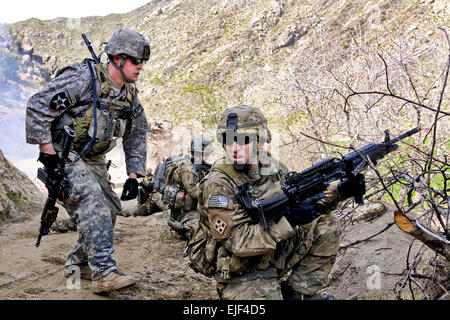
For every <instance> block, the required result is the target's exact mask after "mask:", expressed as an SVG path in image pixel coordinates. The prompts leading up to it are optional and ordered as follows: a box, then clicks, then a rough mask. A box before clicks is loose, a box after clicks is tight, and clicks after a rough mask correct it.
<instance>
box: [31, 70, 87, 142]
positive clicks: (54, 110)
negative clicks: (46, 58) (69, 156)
mask: <svg viewBox="0 0 450 320" xmlns="http://www.w3.org/2000/svg"><path fill="white" fill-rule="evenodd" d="M89 87H90V79H89V78H86V77H85V76H84V72H83V71H81V70H79V69H77V68H76V67H75V65H72V66H69V67H66V68H65V69H64V70H62V71H61V73H59V75H58V76H57V77H56V78H55V79H53V80H52V81H50V82H49V83H48V84H47V85H46V86H45V87H44V88H43V89H42V90H41V91H39V92H37V93H36V94H34V95H33V96H31V98H30V99H29V100H28V104H27V109H26V126H25V133H26V140H27V142H28V143H30V144H43V143H51V142H52V135H51V131H50V129H51V124H52V121H53V120H54V119H55V118H56V117H58V116H60V115H61V114H62V113H64V112H65V111H67V110H68V109H69V108H70V107H72V106H74V105H75V104H76V103H77V102H78V101H79V100H80V97H81V96H82V95H83V94H84V92H86V91H88V90H89Z"/></svg>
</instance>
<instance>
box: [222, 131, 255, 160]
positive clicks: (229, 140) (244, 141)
mask: <svg viewBox="0 0 450 320" xmlns="http://www.w3.org/2000/svg"><path fill="white" fill-rule="evenodd" d="M225 139H226V140H225V152H226V154H227V157H228V159H229V160H230V161H232V163H234V164H251V163H250V162H251V161H250V160H253V159H254V155H255V153H256V146H257V145H256V144H257V141H256V140H255V139H252V137H248V136H247V137H246V136H242V137H241V136H237V137H236V136H235V137H232V136H226V137H225Z"/></svg>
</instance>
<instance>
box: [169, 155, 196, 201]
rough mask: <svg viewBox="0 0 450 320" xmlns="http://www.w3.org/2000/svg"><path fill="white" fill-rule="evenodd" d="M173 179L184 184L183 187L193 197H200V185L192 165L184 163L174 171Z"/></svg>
mask: <svg viewBox="0 0 450 320" xmlns="http://www.w3.org/2000/svg"><path fill="white" fill-rule="evenodd" d="M173 179H174V180H175V181H177V182H179V183H181V184H182V185H183V189H184V190H185V191H186V192H187V193H189V195H190V196H191V197H192V198H193V199H198V197H199V193H200V185H199V181H198V179H197V176H196V175H195V174H194V173H193V172H192V166H190V165H187V164H185V163H182V164H181V165H180V166H178V167H177V168H176V169H175V170H174V172H173Z"/></svg>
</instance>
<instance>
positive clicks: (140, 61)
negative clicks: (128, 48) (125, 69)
mask: <svg viewBox="0 0 450 320" xmlns="http://www.w3.org/2000/svg"><path fill="white" fill-rule="evenodd" d="M123 57H124V58H125V59H130V61H131V63H132V64H134V65H136V66H138V65H140V64H145V63H146V62H147V60H145V59H140V58H135V57H132V56H127V55H123Z"/></svg>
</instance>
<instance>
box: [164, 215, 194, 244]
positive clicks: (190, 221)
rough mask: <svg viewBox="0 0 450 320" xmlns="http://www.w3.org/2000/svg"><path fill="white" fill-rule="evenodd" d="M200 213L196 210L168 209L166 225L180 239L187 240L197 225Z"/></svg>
mask: <svg viewBox="0 0 450 320" xmlns="http://www.w3.org/2000/svg"><path fill="white" fill-rule="evenodd" d="M199 220H200V213H199V212H198V211H197V210H183V209H172V208H171V209H170V218H169V221H168V225H169V226H170V227H171V228H172V230H174V231H175V232H176V233H178V234H179V235H180V236H181V237H182V238H184V239H186V240H188V239H190V236H191V234H192V232H193V231H194V230H195V228H196V227H197V225H198V221H199Z"/></svg>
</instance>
